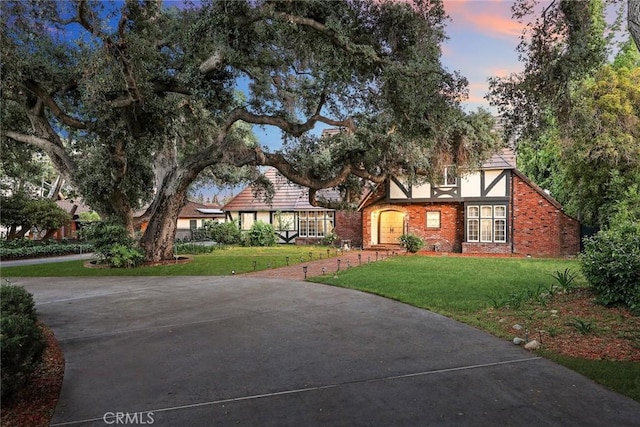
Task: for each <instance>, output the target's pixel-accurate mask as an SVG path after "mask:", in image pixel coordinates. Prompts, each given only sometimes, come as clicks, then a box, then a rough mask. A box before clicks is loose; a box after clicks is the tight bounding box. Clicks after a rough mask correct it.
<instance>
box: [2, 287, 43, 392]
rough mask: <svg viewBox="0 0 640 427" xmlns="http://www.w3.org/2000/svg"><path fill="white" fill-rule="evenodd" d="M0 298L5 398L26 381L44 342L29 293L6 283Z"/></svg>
mask: <svg viewBox="0 0 640 427" xmlns="http://www.w3.org/2000/svg"><path fill="white" fill-rule="evenodd" d="M0 301H2V303H1V304H0V329H1V331H2V332H1V333H0V353H1V356H0V358H1V363H2V374H1V378H0V388H1V391H0V395H1V397H2V399H8V398H10V397H11V396H12V395H13V394H15V393H16V392H17V391H18V390H19V389H20V388H21V387H22V386H23V385H24V384H25V382H26V381H27V379H28V378H29V374H30V373H31V372H33V370H34V368H35V367H36V366H37V365H38V363H39V362H40V360H41V359H42V352H43V351H44V349H45V346H46V344H45V340H44V338H43V336H42V331H41V330H40V328H39V327H38V325H37V323H36V318H37V316H36V311H35V308H34V303H33V297H32V295H31V294H29V293H28V292H27V291H26V290H24V288H21V287H18V286H14V285H11V284H10V283H8V282H7V283H6V284H2V285H1V286H0Z"/></svg>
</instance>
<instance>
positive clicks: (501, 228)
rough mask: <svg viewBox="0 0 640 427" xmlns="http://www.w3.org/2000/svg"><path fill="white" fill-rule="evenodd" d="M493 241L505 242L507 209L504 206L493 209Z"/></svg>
mask: <svg viewBox="0 0 640 427" xmlns="http://www.w3.org/2000/svg"><path fill="white" fill-rule="evenodd" d="M493 241H494V242H501V243H504V242H506V241H507V207H506V206H504V205H497V206H494V207H493Z"/></svg>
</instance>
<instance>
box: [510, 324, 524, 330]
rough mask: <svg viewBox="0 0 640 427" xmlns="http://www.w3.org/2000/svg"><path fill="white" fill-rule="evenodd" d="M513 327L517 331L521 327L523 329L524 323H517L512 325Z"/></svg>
mask: <svg viewBox="0 0 640 427" xmlns="http://www.w3.org/2000/svg"><path fill="white" fill-rule="evenodd" d="M512 327H513V329H515V330H516V331H519V330H520V329H522V325H518V324H517V323H516V324H515V325H513V326H512Z"/></svg>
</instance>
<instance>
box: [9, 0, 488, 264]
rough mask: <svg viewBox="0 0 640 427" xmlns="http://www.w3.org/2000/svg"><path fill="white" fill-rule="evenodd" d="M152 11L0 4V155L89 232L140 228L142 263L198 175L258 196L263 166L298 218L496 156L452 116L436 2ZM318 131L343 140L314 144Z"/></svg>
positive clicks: (134, 5) (218, 5)
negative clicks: (64, 203) (94, 219)
mask: <svg viewBox="0 0 640 427" xmlns="http://www.w3.org/2000/svg"><path fill="white" fill-rule="evenodd" d="M167 3H168V4H167V6H166V7H165V5H163V4H162V2H133V1H131V2H116V3H115V4H112V3H107V2H86V1H80V0H76V1H65V2H41V1H37V0H26V1H4V2H1V3H0V6H1V7H2V13H1V14H0V15H1V16H2V30H3V31H2V33H1V37H2V38H1V40H0V46H1V49H2V51H1V54H2V58H3V64H2V75H3V78H2V82H1V85H2V87H1V89H2V90H1V91H0V93H2V97H3V103H2V108H3V111H2V113H3V114H2V120H3V121H2V134H1V136H2V144H4V145H14V146H15V145H16V144H17V145H18V146H20V144H26V145H28V146H30V147H37V148H38V149H39V150H41V151H42V152H44V153H45V154H46V155H47V156H49V157H50V158H51V160H52V162H53V164H54V166H55V167H56V169H57V171H58V172H59V173H60V174H61V175H62V176H63V177H64V178H65V180H66V181H67V182H70V183H71V184H72V185H73V186H74V188H75V189H76V190H77V191H78V192H79V193H80V194H81V195H82V196H83V197H84V199H85V201H86V202H87V203H88V204H89V205H91V206H92V207H94V208H95V209H96V210H97V211H98V212H99V213H100V215H101V216H102V217H103V218H106V217H117V218H119V220H120V222H122V223H123V224H124V226H125V228H126V229H127V230H129V231H130V232H131V231H132V230H133V229H134V228H135V227H134V225H137V224H136V223H137V222H141V221H142V220H145V221H148V226H147V228H146V230H145V233H144V234H143V236H142V238H141V247H142V248H144V250H145V252H146V257H147V258H148V259H150V260H160V259H170V258H171V257H172V256H173V241H174V238H175V232H176V226H175V223H176V218H177V215H178V213H179V210H180V208H181V206H182V202H183V201H184V199H185V197H186V195H187V192H188V189H189V187H190V186H191V184H193V183H194V182H196V181H197V180H198V177H199V176H200V175H201V174H204V175H206V180H207V181H209V182H215V183H216V184H231V183H237V182H241V181H242V180H246V181H260V179H259V178H260V176H261V172H260V169H259V166H263V165H268V166H274V167H276V168H277V169H278V170H279V171H280V172H281V173H282V174H283V175H284V176H286V177H287V178H289V179H291V180H292V181H293V182H295V183H297V184H300V185H304V186H307V187H310V188H311V191H310V197H311V199H312V200H313V201H314V203H318V204H326V205H329V204H331V201H328V200H325V199H322V197H320V196H318V193H317V190H320V189H323V188H336V189H338V190H340V191H341V192H342V196H343V199H342V200H343V201H344V202H345V204H346V203H350V204H354V203H355V202H356V201H357V200H358V197H359V195H360V193H361V191H362V189H363V186H364V185H365V184H366V183H367V180H372V181H375V182H383V181H384V180H385V179H386V178H387V177H388V175H389V174H391V173H394V174H406V175H410V177H411V179H415V180H419V179H427V178H425V177H426V176H427V175H429V174H432V173H433V170H434V169H437V170H439V168H440V165H442V164H451V163H457V164H459V165H460V166H461V167H465V166H473V165H476V164H478V163H479V162H480V161H481V160H482V159H483V158H484V157H486V156H487V155H488V154H490V151H492V150H494V149H495V148H496V146H497V138H496V137H495V135H493V134H492V133H491V132H490V130H491V128H492V127H493V126H492V125H493V119H492V118H491V115H490V114H489V113H488V112H482V111H480V112H477V113H465V112H464V111H463V110H462V109H461V108H460V101H461V100H463V99H465V97H466V96H467V81H466V79H465V78H463V77H462V76H460V75H459V74H458V73H456V72H453V73H452V72H449V71H448V70H447V69H445V68H444V67H443V66H442V64H441V62H440V57H441V45H442V43H443V41H444V40H445V38H446V35H445V32H444V25H445V22H446V14H445V11H444V8H443V5H442V3H441V2H439V1H435V2H430V1H416V2H411V3H407V2H393V1H390V0H385V1H377V0H364V1H362V2H334V3H332V4H331V7H326V3H325V2H324V1H321V0H308V1H289V2H271V1H258V2H256V1H249V0H245V1H238V0H229V1H203V2H196V3H197V4H196V5H192V6H186V7H184V8H177V7H172V5H171V4H170V2H167ZM114 23H118V25H114ZM34 105H36V106H37V108H33V107H34ZM319 124H324V125H329V126H334V127H339V128H341V129H343V130H345V132H342V133H340V134H338V135H334V136H331V137H327V138H320V137H318V136H316V134H317V132H312V131H313V129H314V128H316V127H317V125H319ZM253 126H270V127H272V128H274V129H276V130H278V131H281V132H282V135H283V139H284V143H283V146H282V147H281V149H278V151H271V150H270V149H269V148H268V147H259V146H258V144H257V143H256V140H255V138H254V137H253V136H252V128H253ZM316 196H317V197H316ZM142 206H147V208H146V211H145V212H144V213H143V215H142V217H141V218H137V219H134V216H133V213H134V212H135V211H136V209H137V208H139V207H142Z"/></svg>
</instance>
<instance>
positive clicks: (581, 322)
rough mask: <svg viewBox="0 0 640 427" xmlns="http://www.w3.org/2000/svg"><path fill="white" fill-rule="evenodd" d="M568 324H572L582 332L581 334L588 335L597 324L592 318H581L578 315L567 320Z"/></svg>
mask: <svg viewBox="0 0 640 427" xmlns="http://www.w3.org/2000/svg"><path fill="white" fill-rule="evenodd" d="M567 326H571V327H572V328H574V329H575V330H576V331H578V332H580V334H582V335H586V334H589V333H591V332H593V330H594V329H595V326H596V325H595V323H593V320H591V319H580V318H578V317H574V318H573V319H571V320H570V321H569V322H567Z"/></svg>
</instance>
